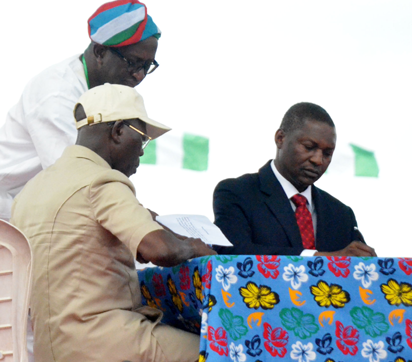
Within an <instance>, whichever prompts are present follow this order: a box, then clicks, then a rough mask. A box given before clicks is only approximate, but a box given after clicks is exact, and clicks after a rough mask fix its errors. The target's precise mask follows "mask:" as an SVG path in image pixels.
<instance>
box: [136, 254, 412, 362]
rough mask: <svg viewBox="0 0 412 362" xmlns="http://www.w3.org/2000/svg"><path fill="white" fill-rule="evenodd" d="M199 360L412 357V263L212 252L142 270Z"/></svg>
mask: <svg viewBox="0 0 412 362" xmlns="http://www.w3.org/2000/svg"><path fill="white" fill-rule="evenodd" d="M138 274H139V279H140V284H141V289H142V295H143V303H144V304H148V305H150V306H152V307H155V308H159V309H161V310H162V311H163V312H164V319H163V322H165V323H167V324H171V325H174V326H177V327H179V328H183V329H186V330H189V331H192V332H195V333H200V334H201V339H200V361H206V360H207V361H208V362H213V361H235V362H245V361H253V362H257V361H270V360H274V359H275V360H279V361H281V360H283V361H298V362H309V361H322V362H324V361H325V362H326V361H328V362H332V361H335V362H338V361H339V362H341V361H342V362H343V361H365V362H379V361H391V362H402V361H406V362H408V361H412V308H411V307H412V275H411V274H412V258H398V259H396V258H357V257H356V258H355V257H352V258H350V257H297V256H263V255H262V256H259V255H257V256H255V255H250V256H247V255H242V256H225V255H219V256H213V257H203V258H197V259H193V260H192V261H188V262H186V263H184V264H181V265H179V266H177V267H174V268H148V269H145V270H143V271H139V272H138Z"/></svg>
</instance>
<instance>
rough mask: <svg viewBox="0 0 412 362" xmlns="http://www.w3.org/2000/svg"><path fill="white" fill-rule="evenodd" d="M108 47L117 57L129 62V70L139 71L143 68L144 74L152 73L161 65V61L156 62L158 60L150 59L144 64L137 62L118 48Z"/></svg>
mask: <svg viewBox="0 0 412 362" xmlns="http://www.w3.org/2000/svg"><path fill="white" fill-rule="evenodd" d="M108 49H109V50H110V52H111V53H112V54H114V55H116V56H117V57H119V58H120V59H122V60H123V61H125V62H126V63H127V69H128V70H129V72H133V73H139V72H140V71H141V70H142V69H143V71H144V74H150V73H153V72H154V71H155V70H156V68H157V67H158V66H159V63H158V62H156V60H153V61H148V62H145V63H144V64H141V63H135V62H132V61H130V60H129V59H127V58H126V57H124V56H123V55H122V54H121V53H120V52H119V51H118V50H117V49H116V48H111V47H108Z"/></svg>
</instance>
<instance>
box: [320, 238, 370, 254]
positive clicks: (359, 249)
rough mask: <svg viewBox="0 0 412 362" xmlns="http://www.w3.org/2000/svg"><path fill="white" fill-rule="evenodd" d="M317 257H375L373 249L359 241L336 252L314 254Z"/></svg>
mask: <svg viewBox="0 0 412 362" xmlns="http://www.w3.org/2000/svg"><path fill="white" fill-rule="evenodd" d="M314 255H319V256H377V255H376V252H375V249H374V248H371V247H370V246H368V245H366V244H365V243H363V242H361V241H352V242H351V243H350V244H349V245H348V246H347V247H346V248H343V249H341V250H338V251H329V252H328V251H322V252H319V251H318V252H316V253H315V254H314Z"/></svg>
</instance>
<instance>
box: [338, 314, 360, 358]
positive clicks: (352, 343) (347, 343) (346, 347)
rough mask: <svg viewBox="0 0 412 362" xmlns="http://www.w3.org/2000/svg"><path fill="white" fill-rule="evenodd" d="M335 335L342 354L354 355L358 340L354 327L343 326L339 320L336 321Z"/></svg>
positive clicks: (356, 350)
mask: <svg viewBox="0 0 412 362" xmlns="http://www.w3.org/2000/svg"><path fill="white" fill-rule="evenodd" d="M335 335H336V337H337V340H336V345H337V346H338V348H339V349H340V350H341V351H342V353H343V354H344V355H347V354H350V355H351V356H354V355H356V353H357V352H358V346H357V344H358V342H359V332H358V330H357V329H356V328H353V327H352V326H348V327H344V326H343V324H342V323H341V322H339V321H337V322H336V331H335Z"/></svg>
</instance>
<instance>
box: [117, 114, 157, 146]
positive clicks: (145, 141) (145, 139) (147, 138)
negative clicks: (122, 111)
mask: <svg viewBox="0 0 412 362" xmlns="http://www.w3.org/2000/svg"><path fill="white" fill-rule="evenodd" d="M123 123H124V124H125V125H126V126H128V127H129V128H131V129H132V130H133V131H136V132H137V133H139V134H140V137H141V138H142V150H144V149H145V147H146V146H147V145H148V144H149V142H150V141H151V140H152V137H150V136H148V135H147V134H146V133H143V132H142V131H141V130H140V129H137V128H136V127H134V126H132V125H131V124H130V123H129V122H127V121H125V120H123Z"/></svg>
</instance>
